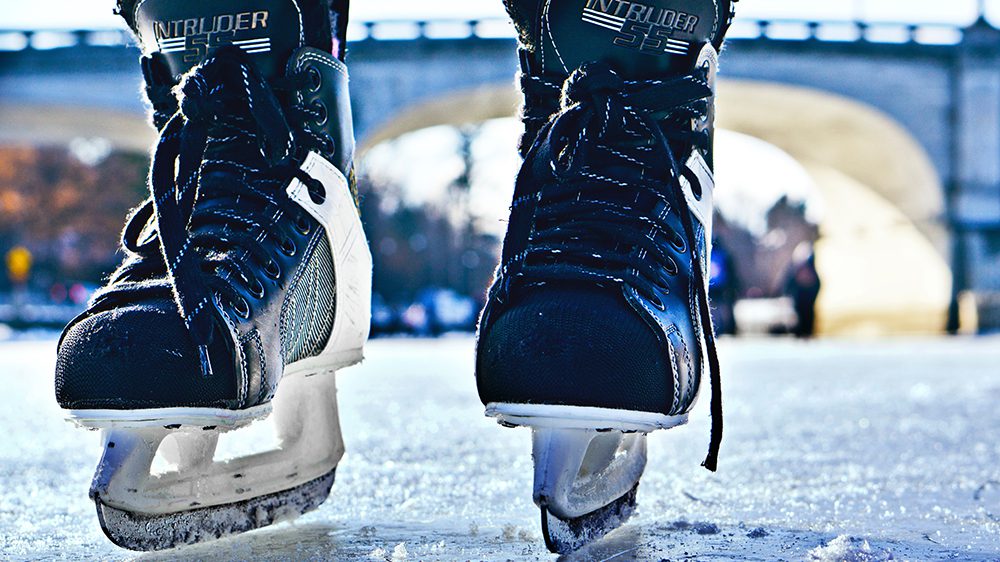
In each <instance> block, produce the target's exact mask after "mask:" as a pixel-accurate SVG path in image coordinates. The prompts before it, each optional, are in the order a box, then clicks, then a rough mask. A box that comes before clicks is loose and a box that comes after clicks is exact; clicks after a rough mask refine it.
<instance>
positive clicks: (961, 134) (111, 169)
mask: <svg viewBox="0 0 1000 562" xmlns="http://www.w3.org/2000/svg"><path fill="white" fill-rule="evenodd" d="M113 4H114V2H113V0H88V1H85V2H81V1H80V0H48V1H46V2H45V6H46V7H45V9H44V10H42V9H39V5H38V4H37V3H19V4H16V5H8V6H5V7H4V9H3V13H2V14H0V259H2V260H3V261H2V263H0V265H2V275H0V339H2V338H5V337H12V336H14V335H16V334H17V333H19V332H22V331H25V330H28V331H30V330H53V329H60V328H61V326H62V325H63V324H64V323H65V322H66V321H68V320H69V319H70V318H72V317H73V316H74V315H75V314H76V313H78V312H79V311H80V310H82V308H83V307H84V306H85V303H86V301H87V299H88V298H89V295H90V294H91V292H92V291H93V290H94V289H95V288H96V287H97V286H99V285H100V284H101V282H102V279H103V278H104V277H105V276H106V275H107V274H108V273H109V272H110V271H111V270H112V269H113V268H114V266H115V264H117V263H118V262H119V260H120V257H121V256H120V255H119V254H118V253H117V252H118V250H117V247H118V235H119V233H120V230H121V228H122V225H123V224H124V218H125V215H126V213H127V211H128V209H130V208H131V207H132V206H134V205H136V204H137V203H138V202H139V201H140V200H141V199H142V198H144V196H145V192H146V188H145V177H146V172H147V169H146V166H147V150H148V147H149V146H151V144H152V143H153V141H154V140H155V135H154V132H153V131H152V129H151V128H150V127H149V126H148V125H147V119H146V113H145V112H146V107H145V105H144V102H143V99H142V97H141V95H140V80H141V77H140V74H139V68H138V65H137V64H136V59H137V57H138V54H139V53H138V50H137V48H136V46H135V45H134V43H133V42H132V40H131V39H130V38H129V36H128V35H127V33H125V31H124V28H123V24H121V23H120V22H119V20H118V18H116V17H115V16H113V15H112V14H111V10H112V7H113ZM739 7H740V14H739V18H738V21H737V23H736V24H735V26H734V28H733V30H732V32H731V34H730V37H731V41H730V43H729V46H728V51H729V52H728V53H727V55H726V57H725V58H724V59H723V68H722V76H723V80H722V83H721V86H720V92H719V108H718V126H719V132H718V149H717V154H718V156H717V158H718V162H717V180H718V187H717V192H716V197H717V201H718V216H717V218H716V221H717V223H716V224H717V229H716V235H717V239H716V241H715V247H716V251H715V254H714V256H713V264H712V266H713V267H712V273H713V286H712V292H713V295H714V305H715V309H716V310H715V312H716V316H717V318H716V319H717V324H718V327H719V330H720V331H721V332H723V333H729V334H734V333H743V334H772V335H783V334H791V335H798V336H803V337H808V336H812V335H820V336H887V335H901V334H944V333H959V332H966V333H977V332H989V331H997V330H1000V31H997V29H996V28H995V27H994V25H995V24H996V25H1000V2H976V1H973V0H951V1H948V2H942V1H930V0H922V1H921V0H898V1H897V0H867V1H866V0H854V1H845V0H805V1H803V0H743V1H742V2H741V3H740V6H739ZM352 18H353V23H352V27H351V32H350V37H349V39H350V40H352V43H351V44H350V47H349V54H348V57H349V62H350V63H351V72H352V91H353V94H354V101H353V103H354V112H355V120H356V122H355V127H356V131H357V134H358V143H359V162H360V164H359V167H360V174H359V181H360V184H361V193H362V196H363V200H362V203H363V220H364V222H365V227H366V229H367V234H368V237H369V240H370V241H371V245H372V251H373V254H374V256H375V291H374V292H375V298H374V302H373V312H374V314H373V328H374V332H375V333H376V334H381V335H385V334H414V335H437V334H441V333H445V332H451V331H471V330H473V329H474V326H475V320H476V314H477V313H478V310H479V308H480V306H481V304H482V300H483V293H484V291H485V288H486V286H487V285H488V283H489V281H490V278H491V275H492V271H493V268H494V266H495V264H496V261H497V257H498V255H499V250H500V243H501V239H502V236H503V233H504V230H505V227H506V224H505V222H504V221H505V220H506V216H507V209H508V206H509V202H510V197H511V192H512V189H513V178H514V175H515V173H516V171H517V167H518V164H519V161H518V156H517V153H516V151H515V145H516V140H517V137H518V134H519V132H520V125H519V123H518V121H517V120H516V119H515V117H514V116H515V114H516V111H517V105H518V92H517V90H516V89H515V87H514V81H513V73H514V70H515V68H516V65H517V59H516V53H515V49H514V47H515V43H514V39H513V28H512V27H511V26H510V24H509V23H508V22H507V20H506V18H505V16H504V13H503V10H502V6H501V3H500V2H499V0H474V1H473V0H470V1H466V2H461V3H455V2H446V1H443V0H442V1H438V2H420V3H414V2H405V1H402V0H398V1H377V2H376V1H369V2H362V1H357V2H355V5H354V6H352Z"/></svg>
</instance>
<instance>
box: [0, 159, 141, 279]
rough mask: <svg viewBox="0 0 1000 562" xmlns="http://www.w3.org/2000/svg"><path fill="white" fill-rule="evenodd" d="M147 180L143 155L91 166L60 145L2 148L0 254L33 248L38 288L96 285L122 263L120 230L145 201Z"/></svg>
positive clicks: (104, 161) (34, 272) (105, 161)
mask: <svg viewBox="0 0 1000 562" xmlns="http://www.w3.org/2000/svg"><path fill="white" fill-rule="evenodd" d="M145 177H146V156H144V155H140V154H125V153H111V154H110V155H109V156H108V157H107V158H104V159H102V160H101V161H99V162H97V163H95V164H94V165H93V166H91V165H87V164H84V163H83V162H81V161H80V160H79V159H77V158H76V157H74V156H73V155H72V154H71V152H70V151H69V150H67V149H64V148H56V147H46V148H30V147H7V148H2V149H0V253H2V252H6V251H7V250H9V249H10V248H12V247H14V246H24V247H26V248H27V249H28V250H30V251H31V253H32V254H33V256H34V260H35V267H34V268H33V275H32V279H31V284H32V285H33V286H34V287H36V288H42V289H47V287H48V285H49V284H51V283H53V282H55V281H62V280H74V281H87V282H91V283H97V282H98V281H99V280H100V279H101V277H102V276H103V275H105V274H107V273H108V272H109V271H110V270H111V269H112V268H114V266H115V264H116V263H117V262H118V260H119V257H118V256H117V255H116V253H117V249H118V239H119V233H120V232H121V229H122V225H123V224H124V218H125V216H126V214H127V212H128V210H129V209H130V208H131V207H134V206H136V205H137V204H138V203H139V202H140V201H141V199H142V198H143V197H144V196H145V193H146V188H145ZM0 282H2V281H0Z"/></svg>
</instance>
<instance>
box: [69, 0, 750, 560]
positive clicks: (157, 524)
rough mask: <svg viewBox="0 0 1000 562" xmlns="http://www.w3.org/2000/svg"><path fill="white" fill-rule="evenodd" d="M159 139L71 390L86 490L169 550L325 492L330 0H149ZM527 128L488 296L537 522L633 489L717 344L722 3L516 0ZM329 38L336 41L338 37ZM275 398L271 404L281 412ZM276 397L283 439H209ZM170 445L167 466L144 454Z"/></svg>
mask: <svg viewBox="0 0 1000 562" xmlns="http://www.w3.org/2000/svg"><path fill="white" fill-rule="evenodd" d="M120 8H121V9H122V15H123V16H124V17H125V19H126V21H127V22H128V23H129V25H130V26H131V27H132V29H133V30H134V31H135V32H136V34H137V36H138V37H139V40H140V42H141V43H142V46H143V52H144V56H143V58H142V63H143V71H144V76H145V78H146V86H147V87H146V92H147V95H148V97H149V100H150V103H151V105H152V107H153V110H154V113H153V120H154V124H155V125H156V127H157V128H158V129H159V131H160V140H159V142H158V145H157V147H156V150H155V152H154V156H153V163H152V168H151V174H150V191H151V195H150V198H149V199H148V200H147V201H146V202H145V203H144V204H143V205H141V206H140V207H139V208H137V209H136V210H135V211H134V212H133V213H132V215H131V217H130V218H129V222H128V224H127V226H126V228H125V231H124V234H123V243H122V245H123V248H124V249H125V251H126V255H127V257H126V259H125V261H124V263H123V264H122V265H121V266H120V267H119V269H118V270H117V271H116V272H115V273H114V274H113V275H112V277H111V279H110V281H109V282H108V284H107V285H106V286H105V287H104V288H102V289H101V290H100V291H99V292H98V293H97V294H96V295H95V298H94V300H93V301H92V303H91V305H90V308H89V309H88V310H87V311H86V312H85V313H84V314H82V315H81V316H80V317H78V318H77V319H75V320H74V321H73V322H72V323H71V324H70V325H69V326H68V327H67V328H66V331H65V332H64V334H63V337H62V339H61V341H60V347H59V357H58V363H57V370H56V394H57V399H58V401H59V403H60V405H61V406H62V407H63V408H65V409H66V410H67V411H68V412H69V417H70V418H71V419H72V420H74V421H75V422H76V423H78V424H79V425H82V426H84V427H88V428H96V429H101V430H103V431H104V442H105V450H104V455H103V457H102V459H101V462H100V464H99V466H98V469H97V472H96V474H95V477H94V482H93V484H92V487H91V492H90V493H91V497H92V498H93V499H94V501H95V502H96V504H97V510H98V515H99V517H100V520H101V524H102V527H103V528H104V530H105V532H106V533H107V534H108V536H109V537H110V538H111V539H112V540H113V541H114V542H115V543H117V544H119V545H121V546H124V547H127V548H133V549H142V550H152V549H160V548H168V547H171V546H175V545H180V544H187V543H193V542H199V541H203V540H208V539H212V538H217V537H220V536H223V535H228V534H233V533H238V532H243V531H247V530H251V529H255V528H258V527H262V526H265V525H269V524H271V523H274V522H276V521H279V520H282V519H287V518H291V517H295V516H297V515H299V514H301V513H304V512H306V511H308V510H311V509H314V508H316V507H317V506H318V505H319V504H320V503H322V502H323V501H324V500H325V499H326V497H327V496H328V494H329V492H330V487H331V485H332V483H333V479H334V471H335V469H336V466H337V463H338V462H339V460H340V458H341V456H342V454H343V442H342V440H341V437H340V428H339V425H338V421H337V419H338V417H337V409H336V390H335V383H334V373H335V372H336V371H337V370H339V369H341V368H344V367H347V366H349V365H352V364H355V363H357V362H359V361H360V360H361V358H362V346H363V344H364V342H365V340H366V339H367V336H368V326H369V315H370V311H369V305H370V285H371V255H370V253H369V251H368V247H367V243H366V241H365V236H364V232H363V229H362V227H361V222H360V217H359V215H358V209H357V205H356V203H357V201H356V190H355V186H354V173H353V148H354V139H353V131H352V126H351V114H350V98H349V94H348V86H347V82H348V79H347V68H346V65H345V64H344V62H343V61H344V36H345V31H346V23H347V2H346V1H339V0H336V1H334V2H333V5H332V6H331V5H330V2H328V1H327V0H256V1H255V2H252V3H250V4H248V3H246V2H238V1H236V0H215V1H214V2H212V3H211V5H210V6H209V7H205V6H203V5H202V3H200V2H195V1H194V0H138V1H125V2H122V3H121V5H120ZM507 8H508V11H509V12H510V13H511V15H512V17H513V18H514V21H515V24H516V26H517V28H518V31H519V33H520V37H521V43H522V50H521V54H522V56H521V61H522V68H521V83H522V87H523V89H524V92H525V106H524V115H523V119H524V123H525V134H524V137H523V139H522V145H521V153H522V156H523V157H524V165H523V167H522V169H521V172H520V173H519V175H518V179H517V185H516V188H515V195H514V201H513V205H512V208H511V218H510V224H509V230H508V233H507V237H506V239H505V241H504V249H503V255H502V261H501V264H500V267H499V268H498V270H497V275H496V279H495V281H494V284H493V286H492V287H491V288H490V291H489V300H488V303H487V306H486V308H485V310H484V311H483V315H482V318H481V321H480V326H479V339H478V344H477V365H476V379H477V384H478V387H479V393H480V397H481V398H482V401H483V403H484V404H485V405H486V412H487V414H488V415H490V416H494V417H496V418H497V419H498V421H499V422H500V423H501V424H503V425H507V426H529V427H531V428H532V429H533V455H534V459H535V491H534V500H535V502H536V504H538V506H539V508H540V510H541V514H542V526H543V530H544V534H545V536H546V542H547V544H548V546H549V547H550V549H552V550H553V551H556V552H567V551H570V550H573V549H575V548H578V547H579V546H581V545H582V544H584V543H586V542H587V541H589V540H593V539H595V538H598V537H600V536H602V535H603V534H605V533H606V532H608V531H609V530H611V529H614V528H615V527H617V526H618V525H620V524H621V523H622V522H623V521H624V520H626V519H627V518H628V517H629V515H630V514H631V513H632V511H633V509H634V507H635V494H636V488H637V485H638V482H639V478H640V477H641V475H642V472H643V470H644V468H645V463H646V456H645V447H646V443H645V436H646V434H647V433H649V432H651V431H654V430H657V429H667V428H671V427H675V426H677V425H680V424H683V423H684V422H685V421H686V416H687V412H688V411H689V410H690V409H691V407H692V404H693V402H694V399H695V397H696V396H697V394H698V390H699V388H700V386H701V382H702V378H703V374H708V375H710V376H711V378H712V382H713V385H712V390H713V395H712V412H713V432H712V444H711V449H710V453H709V457H708V459H707V460H706V463H705V464H706V466H707V467H708V468H710V469H712V470H714V468H715V462H716V456H717V451H718V446H719V442H720V439H721V395H720V388H719V384H718V362H717V359H716V356H715V344H714V337H713V334H712V328H711V319H710V315H709V309H708V298H707V292H706V291H707V289H706V275H705V274H706V267H707V263H708V257H709V252H710V247H709V241H710V240H711V216H712V203H711V201H712V188H713V182H712V172H711V169H712V146H711V144H712V100H713V95H714V76H715V72H716V66H717V62H716V54H717V51H718V49H719V48H720V47H721V44H722V38H723V36H724V34H725V30H726V28H727V27H728V24H729V22H730V20H731V17H732V7H731V4H730V2H728V1H724V0H723V1H721V2H720V3H718V4H717V3H716V2H714V1H707V0H683V1H682V0H655V1H654V0H651V1H650V3H649V5H646V4H639V3H629V2H618V1H617V0H610V1H604V0H586V1H585V0H565V1H563V0H559V1H556V0H509V1H508V2H507ZM331 46H332V48H331ZM272 408H273V410H274V411H273V413H272V412H271V410H272ZM268 415H270V416H271V417H272V418H273V419H274V420H275V421H276V425H277V429H278V431H277V433H278V439H279V441H280V444H279V446H277V447H276V448H274V449H273V450H270V451H266V452H264V453H260V454H255V455H251V456H246V457H239V458H235V459H232V460H228V461H221V462H218V461H215V460H214V457H215V453H216V447H217V443H218V438H219V434H220V433H221V432H225V431H229V430H236V429H239V428H242V427H244V426H247V425H248V424H250V423H252V422H254V421H255V420H258V419H261V418H264V417H267V416H268ZM158 457H162V459H163V460H165V461H166V462H167V464H168V465H169V466H168V469H167V470H166V471H161V472H156V471H153V470H152V469H153V465H154V460H155V459H157V458H158Z"/></svg>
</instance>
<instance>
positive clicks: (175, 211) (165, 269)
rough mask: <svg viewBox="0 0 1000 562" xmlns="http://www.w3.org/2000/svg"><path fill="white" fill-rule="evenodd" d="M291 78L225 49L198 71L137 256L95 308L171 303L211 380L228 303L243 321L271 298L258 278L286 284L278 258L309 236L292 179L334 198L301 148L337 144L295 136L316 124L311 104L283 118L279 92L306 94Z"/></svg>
mask: <svg viewBox="0 0 1000 562" xmlns="http://www.w3.org/2000/svg"><path fill="white" fill-rule="evenodd" d="M308 81H309V79H308V77H307V76H305V75H304V73H303V74H302V75H292V76H290V77H287V78H283V79H278V80H272V83H271V84H268V82H267V81H265V79H264V78H263V77H262V76H261V75H260V73H259V72H258V71H257V70H256V67H255V66H254V65H252V64H250V63H248V62H247V60H246V58H245V55H243V54H242V52H241V51H240V50H239V49H237V48H224V49H219V50H218V51H217V52H216V54H215V55H214V56H213V57H211V58H209V59H207V60H206V61H204V62H203V63H202V64H201V65H199V66H198V67H196V68H195V69H193V70H192V71H191V72H189V73H188V74H187V75H186V77H185V79H184V80H183V82H182V83H181V85H180V86H179V87H178V90H179V96H180V101H179V107H178V110H177V111H176V112H175V113H174V114H173V115H172V116H171V117H170V118H169V119H168V120H167V121H166V123H165V124H164V125H163V126H162V128H161V130H160V139H159V142H158V144H157V146H156V149H155V152H154V155H153V161H152V167H151V172H150V192H151V194H150V198H149V199H147V200H146V201H145V202H144V203H143V204H142V205H141V206H140V207H138V208H137V209H136V210H134V211H133V212H132V214H131V215H130V217H129V219H128V222H127V224H126V226H125V230H124V232H123V235H122V246H123V248H124V249H125V251H126V254H127V259H126V260H125V262H124V263H123V265H122V266H121V267H120V268H119V269H118V270H117V271H116V272H115V273H114V274H113V275H112V277H111V280H110V282H109V283H108V284H107V285H106V286H105V287H104V288H102V289H101V290H99V291H98V293H97V294H96V295H95V297H94V299H93V301H92V304H91V308H92V309H94V308H101V307H105V308H106V307H108V306H120V305H122V304H125V303H130V302H139V301H142V300H145V299H150V298H163V297H166V298H172V299H173V300H174V302H175V303H176V306H177V310H178V312H179V314H180V315H181V317H182V318H183V320H184V324H185V326H186V327H187V331H188V333H189V334H190V336H191V339H192V342H193V343H194V344H195V346H196V348H197V349H198V352H199V355H200V358H199V359H200V362H201V369H202V375H203V376H210V375H211V374H212V366H211V363H210V361H209V356H208V346H209V344H210V343H211V342H212V340H213V337H214V330H215V321H214V317H213V313H212V311H211V309H212V306H210V304H211V303H212V300H213V299H214V298H218V299H219V300H220V301H221V302H220V304H221V303H225V304H226V305H228V307H229V308H230V309H231V310H232V311H233V312H235V314H236V315H238V316H239V317H241V318H243V319H249V318H250V317H251V315H252V308H251V304H250V303H249V302H248V301H247V299H246V298H245V297H244V296H243V295H242V294H241V292H240V291H239V290H238V289H237V285H239V286H241V287H242V288H243V289H244V290H245V291H246V292H247V293H248V294H249V295H251V296H252V298H254V299H257V300H262V299H264V298H265V292H266V289H265V286H266V285H265V283H263V282H262V281H261V279H260V277H258V275H259V274H263V275H266V276H267V277H268V278H270V279H272V280H279V279H281V278H283V275H284V274H283V272H282V271H281V270H280V268H279V267H278V265H277V264H278V261H277V260H276V259H275V256H276V255H277V254H276V253H275V252H281V253H283V254H285V255H286V256H289V257H291V256H294V255H295V254H296V252H297V248H296V247H295V242H294V240H292V239H291V238H287V237H285V236H283V235H281V234H280V233H281V232H282V231H283V230H285V229H282V228H280V227H281V226H288V225H289V223H288V221H293V222H294V228H295V229H296V230H297V231H298V232H300V233H302V234H308V233H309V232H310V231H311V230H312V228H313V222H312V219H311V218H309V217H308V216H307V215H306V213H305V212H304V211H303V210H302V209H301V207H299V206H298V205H297V204H296V203H294V202H293V201H292V200H291V199H290V198H289V197H288V196H287V194H286V193H285V191H284V189H283V188H284V186H285V185H287V184H288V182H289V181H290V180H291V179H292V178H298V179H299V180H300V181H302V182H303V183H305V184H306V186H307V187H308V190H309V195H310V196H311V197H312V198H313V199H314V200H317V201H319V202H321V201H322V200H323V199H324V198H325V191H324V187H323V185H322V183H321V182H319V181H318V180H316V179H314V178H312V177H310V176H308V175H307V174H305V173H304V172H303V171H301V170H300V168H299V167H298V166H297V165H296V164H295V160H296V133H297V136H298V137H299V140H300V141H301V144H303V145H306V146H309V145H313V146H316V145H319V146H320V147H321V148H322V149H329V148H330V145H331V144H332V142H333V141H332V139H329V137H326V136H318V135H316V134H314V133H308V132H307V130H305V129H304V128H299V129H298V130H297V131H294V132H293V129H292V128H291V127H290V126H289V124H288V120H287V118H293V119H295V120H296V121H297V122H300V123H301V122H303V121H304V120H306V119H310V118H315V117H316V116H315V115H313V111H314V110H312V109H310V108H303V107H298V106H294V105H290V104H289V105H288V106H287V107H286V110H287V111H283V109H282V105H281V103H280V102H279V100H278V98H277V96H276V94H275V92H274V90H275V89H281V90H292V89H298V88H304V87H306V85H307V83H308Z"/></svg>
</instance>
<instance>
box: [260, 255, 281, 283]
mask: <svg viewBox="0 0 1000 562" xmlns="http://www.w3.org/2000/svg"><path fill="white" fill-rule="evenodd" d="M264 275H267V276H268V277H269V278H271V279H274V280H278V279H280V278H281V266H279V265H278V262H276V261H274V260H268V261H267V263H265V264H264Z"/></svg>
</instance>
